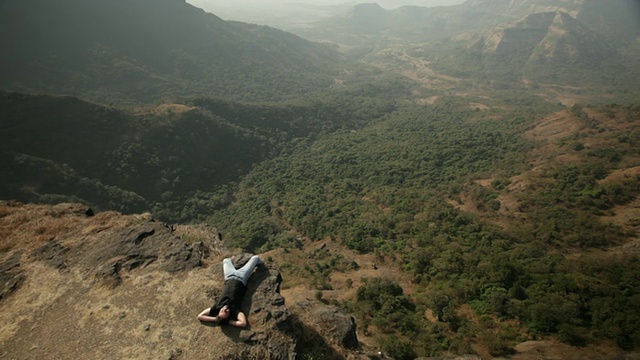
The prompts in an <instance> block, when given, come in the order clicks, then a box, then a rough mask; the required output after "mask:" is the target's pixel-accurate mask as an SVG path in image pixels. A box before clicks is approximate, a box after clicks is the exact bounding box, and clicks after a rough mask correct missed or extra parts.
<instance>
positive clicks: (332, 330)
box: [315, 307, 358, 349]
mask: <svg viewBox="0 0 640 360" xmlns="http://www.w3.org/2000/svg"><path fill="white" fill-rule="evenodd" d="M315 313H316V316H317V318H318V320H319V322H320V324H319V325H320V329H324V331H321V333H322V334H323V335H325V336H327V337H329V338H331V339H332V340H334V341H335V342H337V343H338V344H340V346H342V347H343V348H345V349H355V348H357V347H358V336H357V335H356V321H355V319H354V318H353V316H351V315H349V314H346V313H345V312H344V311H343V310H342V309H339V308H334V307H325V308H319V309H318V310H316V312H315Z"/></svg>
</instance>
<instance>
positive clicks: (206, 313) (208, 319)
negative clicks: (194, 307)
mask: <svg viewBox="0 0 640 360" xmlns="http://www.w3.org/2000/svg"><path fill="white" fill-rule="evenodd" d="M210 312H211V308H206V309H204V310H202V312H201V313H200V314H198V320H200V321H206V322H218V317H217V316H209V313H210Z"/></svg>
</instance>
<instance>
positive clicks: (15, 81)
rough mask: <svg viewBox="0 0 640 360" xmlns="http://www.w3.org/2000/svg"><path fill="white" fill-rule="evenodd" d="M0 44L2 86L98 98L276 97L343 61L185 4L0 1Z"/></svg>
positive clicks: (308, 88)
mask: <svg viewBox="0 0 640 360" xmlns="http://www.w3.org/2000/svg"><path fill="white" fill-rule="evenodd" d="M0 47H2V49H3V52H2V57H0V69H2V71H0V87H1V88H4V89H9V90H18V91H25V90H35V91H42V92H51V93H65V94H74V95H80V96H84V97H90V98H94V99H100V100H103V101H104V100H109V99H110V98H112V99H116V100H118V99H120V100H122V99H154V98H160V97H165V96H180V95H194V94H214V95H224V96H232V97H236V98H240V97H244V98H246V99H253V100H255V99H273V98H282V97H287V96H292V95H294V94H298V95H299V94H301V93H302V94H303V93H309V92H314V91H318V90H319V89H326V88H328V87H329V86H330V85H332V84H333V83H334V75H336V74H337V73H338V72H339V71H340V70H341V69H342V67H343V62H342V59H341V58H340V56H339V55H338V54H337V53H336V52H335V51H333V50H332V49H330V48H328V47H326V46H322V45H319V44H315V43H312V42H309V41H306V40H303V39H301V38H299V37H297V36H295V35H293V34H290V33H286V32H283V31H280V30H276V29H273V28H269V27H266V26H257V25H249V24H244V23H237V22H228V21H224V20H222V19H220V18H218V17H217V16H215V15H212V14H210V13H205V12H204V11H202V10H200V9H198V8H195V7H193V6H191V5H189V4H187V3H185V2H184V0H153V1H152V0H118V1H101V0H7V1H2V2H1V3H0Z"/></svg>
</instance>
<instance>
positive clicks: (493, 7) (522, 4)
mask: <svg viewBox="0 0 640 360" xmlns="http://www.w3.org/2000/svg"><path fill="white" fill-rule="evenodd" d="M583 2H584V0H535V1H532V0H468V1H467V2H465V3H464V5H463V6H466V7H470V8H473V9H474V10H476V11H478V12H485V13H492V14H502V15H507V16H511V17H515V18H519V17H523V16H527V15H529V14H533V13H537V12H553V11H565V12H577V11H578V10H579V9H580V7H581V5H582V3H583Z"/></svg>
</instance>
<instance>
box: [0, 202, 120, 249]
mask: <svg viewBox="0 0 640 360" xmlns="http://www.w3.org/2000/svg"><path fill="white" fill-rule="evenodd" d="M86 209H87V208H86V207H84V206H82V205H79V204H58V205H33V204H29V205H22V204H17V203H3V204H0V252H1V253H5V252H9V251H13V250H16V249H21V250H27V251H32V250H34V249H36V248H38V247H40V246H42V245H43V244H44V243H45V242H47V241H50V240H53V239H57V240H65V239H68V238H74V237H75V235H78V234H81V235H86V234H89V233H96V232H98V231H99V229H100V228H105V229H106V228H109V227H112V226H113V225H114V224H115V223H114V222H116V223H118V222H119V223H122V222H131V221H132V217H125V216H122V215H121V214H119V213H116V212H104V213H99V214H98V215H96V216H93V217H88V216H86V215H85V214H84V212H85V211H86Z"/></svg>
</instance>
